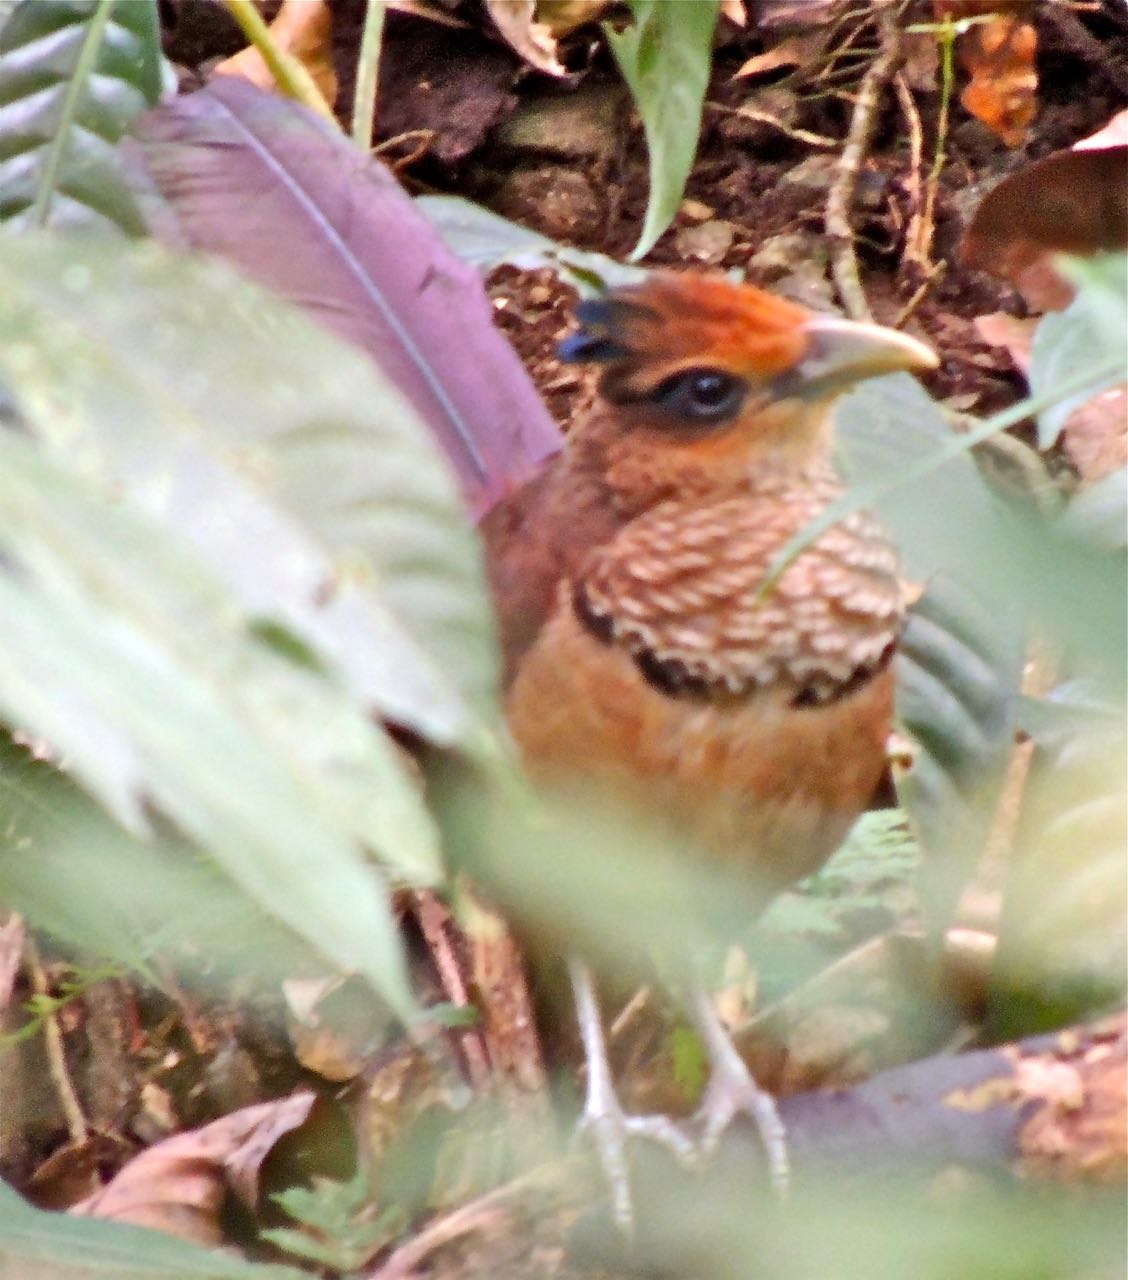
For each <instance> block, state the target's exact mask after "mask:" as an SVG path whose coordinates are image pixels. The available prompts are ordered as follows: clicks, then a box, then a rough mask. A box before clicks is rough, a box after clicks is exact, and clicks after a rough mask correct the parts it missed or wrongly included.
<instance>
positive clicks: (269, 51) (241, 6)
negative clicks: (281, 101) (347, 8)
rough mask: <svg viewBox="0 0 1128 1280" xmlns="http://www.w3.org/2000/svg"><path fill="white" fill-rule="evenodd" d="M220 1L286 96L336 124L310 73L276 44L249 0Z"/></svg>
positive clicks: (330, 109) (331, 111)
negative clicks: (260, 56)
mask: <svg viewBox="0 0 1128 1280" xmlns="http://www.w3.org/2000/svg"><path fill="white" fill-rule="evenodd" d="M320 2H321V0H319V3H320ZM224 4H226V5H227V8H228V10H229V11H230V13H231V16H232V17H233V18H234V19H235V21H236V22H237V23H238V24H239V26H240V27H241V28H242V30H243V34H244V35H245V36H246V37H247V39H248V40H249V41H250V42H251V44H252V45H254V47H255V48H256V49H257V50H258V51H259V53H260V54H261V55H262V60H263V62H265V63H266V65H267V68H268V69H269V71H270V74H271V75H272V76H273V77H274V79H275V81H276V82H277V84H278V87H279V89H281V90H282V92H283V93H284V94H286V96H287V97H290V98H295V99H297V101H298V102H300V103H301V104H302V105H303V106H306V107H309V109H310V110H311V111H316V112H317V114H318V115H319V116H323V117H324V118H325V119H326V120H331V121H332V122H333V123H334V124H336V123H337V118H336V116H334V115H333V108H332V107H331V106H330V105H329V103H328V102H326V101H325V98H324V97H323V96H322V93H321V90H320V89H319V88H318V87H317V85H316V83H315V82H314V79H313V76H311V75H310V74H309V72H308V71H307V70H306V69H305V67H304V66H302V64H301V62H300V61H299V60H298V59H297V58H295V57H294V56H293V55H292V54H289V53H287V52H286V51H285V50H283V49H280V48H279V47H278V45H277V44H276V42H275V40H274V37H273V36H272V35H271V34H270V28H269V27H268V26H267V25H266V23H265V22H263V20H262V15H261V14H260V13H259V11H258V10H257V9H256V8H255V6H254V4H253V3H252V2H251V0H224Z"/></svg>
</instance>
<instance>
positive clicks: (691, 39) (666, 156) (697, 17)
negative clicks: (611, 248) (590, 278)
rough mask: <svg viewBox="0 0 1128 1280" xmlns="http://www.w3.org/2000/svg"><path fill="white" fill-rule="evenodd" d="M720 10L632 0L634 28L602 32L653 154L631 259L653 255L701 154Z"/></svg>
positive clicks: (704, 4)
mask: <svg viewBox="0 0 1128 1280" xmlns="http://www.w3.org/2000/svg"><path fill="white" fill-rule="evenodd" d="M718 8H719V5H718V0H693V2H692V3H674V4H671V3H669V0H631V11H632V13H633V14H634V23H633V24H632V25H631V26H629V27H627V29H626V30H625V31H622V32H616V31H614V30H613V29H612V28H611V27H609V26H606V25H605V26H604V28H603V29H604V31H605V32H606V34H607V40H608V43H609V44H610V45H611V51H612V52H613V53H614V55H615V59H616V61H617V62H618V64H619V69H620V70H621V71H622V73H623V79H624V80H626V82H627V84H628V86H629V87H630V90H631V93H632V94H633V95H634V100H635V104H636V105H637V107H638V110H639V114H640V115H641V116H642V125H643V128H644V130H645V131H646V146H647V150H648V151H649V153H650V198H649V200H648V202H647V206H646V219H645V221H644V222H643V226H642V233H641V235H640V236H639V240H638V244H637V245H635V247H634V251H633V252H632V253H631V259H632V261H637V260H638V259H639V258H642V257H644V256H645V255H646V254H647V253H649V251H650V250H651V249H652V248H653V247H654V244H655V242H656V241H657V239H658V237H659V236H660V235H661V234H662V232H663V231H665V230H666V228H667V227H668V226H669V225H670V223H671V222H672V221H673V219H674V214H675V213H677V209H678V205H679V204H680V203H681V198H682V193H683V191H684V190H685V184H686V180H687V179H688V177H689V172H690V170H691V169H692V167H693V158H694V156H695V155H696V154H697V140H698V135H699V134H700V131H701V110H702V105H703V103H704V101H705V90H706V88H707V87H708V85H709V71H710V67H711V65H712V60H713V28H714V27H715V26H716V24H717V13H718Z"/></svg>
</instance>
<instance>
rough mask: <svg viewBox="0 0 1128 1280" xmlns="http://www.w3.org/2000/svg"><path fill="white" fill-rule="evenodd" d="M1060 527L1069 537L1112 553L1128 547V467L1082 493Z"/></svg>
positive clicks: (1067, 509)
mask: <svg viewBox="0 0 1128 1280" xmlns="http://www.w3.org/2000/svg"><path fill="white" fill-rule="evenodd" d="M1060 523H1061V528H1062V529H1063V530H1064V532H1066V533H1067V534H1072V535H1073V536H1075V537H1077V538H1079V539H1082V540H1084V541H1086V542H1092V543H1095V544H1096V545H1097V546H1101V547H1107V548H1108V549H1109V550H1110V551H1123V550H1124V549H1125V547H1128V467H1121V468H1120V469H1119V470H1118V471H1113V472H1111V473H1110V474H1109V475H1107V476H1105V477H1104V478H1103V479H1102V480H1098V481H1097V482H1096V484H1091V485H1089V487H1088V488H1086V489H1082V490H1081V492H1080V493H1079V494H1078V495H1077V496H1076V497H1075V498H1073V500H1072V501H1071V502H1070V503H1069V505H1068V506H1067V507H1066V508H1065V510H1064V511H1063V512H1062V514H1061V522H1060Z"/></svg>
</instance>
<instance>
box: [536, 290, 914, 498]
mask: <svg viewBox="0 0 1128 1280" xmlns="http://www.w3.org/2000/svg"><path fill="white" fill-rule="evenodd" d="M576 315H577V319H578V320H579V322H580V326H581V327H580V329H579V330H578V331H577V332H576V333H574V334H573V335H571V336H570V337H569V338H566V339H565V341H564V342H563V343H562V344H561V348H560V355H561V358H562V359H564V360H569V361H593V362H596V363H598V364H600V365H602V366H603V374H602V377H601V378H600V382H599V391H600V395H601V396H602V398H603V400H604V402H605V404H606V406H607V412H605V413H602V414H598V415H596V419H595V420H594V421H596V422H598V424H599V425H598V427H597V428H596V429H597V430H599V431H601V432H602V433H603V434H604V435H605V436H606V435H608V434H611V435H613V436H615V437H617V440H616V441H613V440H607V441H606V444H607V445H608V446H609V447H610V448H612V450H613V451H616V452H619V451H621V449H620V450H615V444H616V443H618V445H619V446H621V447H627V448H629V449H631V450H633V451H635V452H636V453H637V452H639V451H641V452H643V453H647V454H655V453H661V454H664V455H667V456H672V458H673V459H674V460H675V465H676V461H681V462H682V463H684V464H685V465H687V466H690V467H692V468H700V467H701V466H702V465H705V466H707V467H711V468H713V469H719V470H722V471H725V472H729V473H733V474H735V473H738V472H740V471H743V470H744V469H745V468H746V467H747V466H748V465H749V464H753V463H755V462H756V461H757V460H758V459H759V458H762V457H771V458H772V459H773V460H780V461H784V462H787V461H793V462H795V463H796V464H797V465H807V464H808V463H810V462H811V461H813V460H814V459H816V458H817V457H819V456H820V455H821V454H822V453H823V452H824V451H825V449H826V447H827V444H828V436H829V426H828V421H829V409H830V407H831V405H832V404H833V402H834V400H835V399H836V398H837V397H838V396H839V395H841V394H842V392H844V391H846V390H848V389H849V388H850V387H851V386H853V385H854V384H855V383H856V382H859V381H861V380H862V379H863V378H870V377H873V376H875V375H878V374H883V373H893V372H895V371H897V370H925V369H933V368H935V367H936V364H937V360H936V357H935V355H934V354H933V353H932V352H931V351H930V350H929V348H928V347H926V346H925V345H924V344H923V343H921V342H918V341H917V340H916V339H915V338H910V337H908V336H907V335H905V334H902V333H897V332H896V331H894V330H892V329H885V328H882V327H881V326H879V325H873V324H857V323H854V322H852V321H848V320H840V319H838V318H837V317H834V316H825V315H818V314H816V313H815V312H812V311H808V310H807V309H806V308H805V307H801V306H799V305H798V304H796V303H794V302H789V301H787V300H785V299H783V298H778V297H775V296H773V295H772V294H769V293H765V292H764V291H763V290H761V289H757V288H754V287H753V286H751V285H746V284H736V283H734V282H732V281H731V280H728V279H726V278H725V277H723V276H717V275H712V276H710V275H699V274H689V273H686V274H680V273H674V272H658V273H655V274H654V275H652V276H650V277H649V278H648V279H647V280H646V281H644V282H643V283H641V284H638V285H630V286H627V287H625V288H620V289H615V290H613V291H612V292H610V293H608V294H607V295H606V296H605V297H603V298H600V299H597V300H591V301H586V302H582V303H581V304H580V305H579V307H578V308H577V312H576Z"/></svg>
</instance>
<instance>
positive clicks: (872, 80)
mask: <svg viewBox="0 0 1128 1280" xmlns="http://www.w3.org/2000/svg"><path fill="white" fill-rule="evenodd" d="M877 22H878V25H879V28H880V31H881V53H880V54H879V55H878V56H877V58H875V59H874V61H873V63H872V64H871V65H870V67H869V69H868V70H867V71H866V74H865V75H864V76H863V77H862V83H861V86H860V87H859V89H858V100H857V102H856V103H855V105H854V113H853V115H852V117H851V119H850V130H849V132H848V133H847V135H846V145H845V146H844V147H843V148H842V159H841V161H840V163H839V166H838V174H837V176H836V177H835V180H834V184H833V185H832V187H831V188H830V192H829V194H828V196H827V201H826V233H827V236H828V238H829V240H830V246H831V248H830V253H831V260H830V269H831V274H832V275H833V277H834V283H835V285H836V286H837V288H838V295H839V297H840V298H841V300H842V305H843V306H844V307H845V308H846V314H847V315H849V316H850V317H851V319H854V320H872V319H873V316H872V314H871V312H870V309H869V303H868V302H867V301H866V295H865V291H864V290H863V289H862V282H861V276H860V274H859V272H858V258H857V254H856V253H855V252H854V234H853V231H852V229H851V227H850V206H851V204H852V203H853V201H854V190H855V188H856V187H857V184H858V173H859V171H860V170H861V166H862V160H863V159H864V158H865V154H866V148H867V146H868V145H869V139H870V134H871V133H872V132H873V124H874V117H875V115H876V112H877V104H878V102H879V101H880V98H881V91H882V90H883V89H884V88H885V86H886V85H887V84H888V83H889V80H890V78H891V77H892V75H893V72H894V71H895V70H896V69H897V64H898V62H899V61H900V58H901V30H900V27H899V26H898V25H897V12H896V10H895V9H892V8H884V7H883V8H881V9H879V10H878V14H877Z"/></svg>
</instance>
